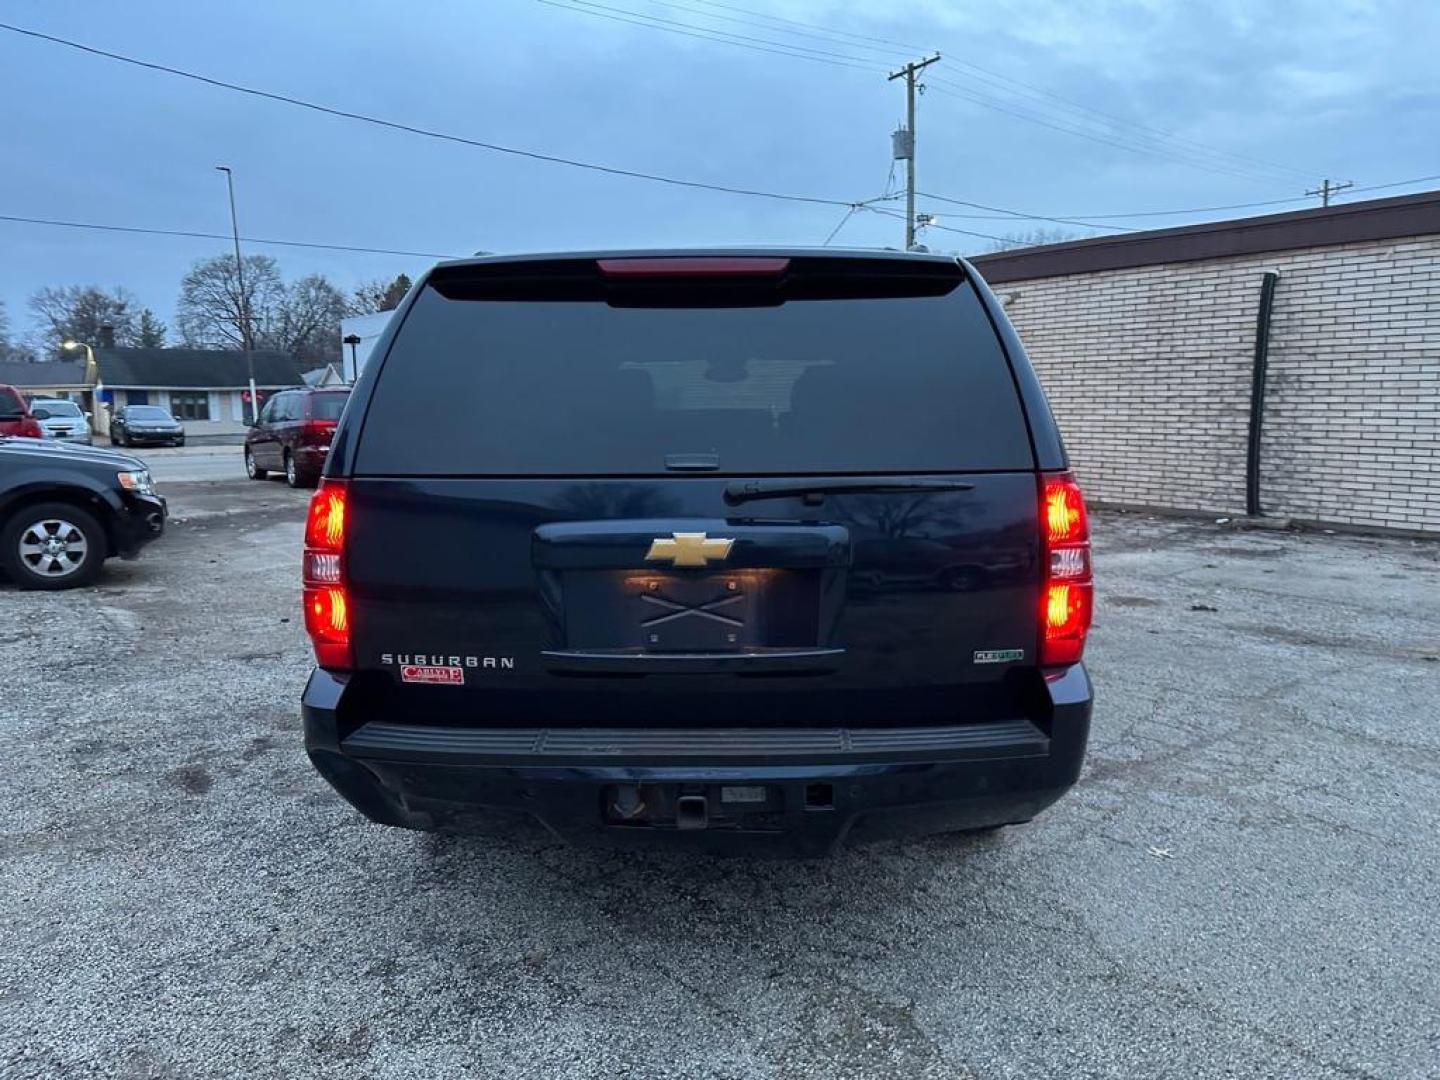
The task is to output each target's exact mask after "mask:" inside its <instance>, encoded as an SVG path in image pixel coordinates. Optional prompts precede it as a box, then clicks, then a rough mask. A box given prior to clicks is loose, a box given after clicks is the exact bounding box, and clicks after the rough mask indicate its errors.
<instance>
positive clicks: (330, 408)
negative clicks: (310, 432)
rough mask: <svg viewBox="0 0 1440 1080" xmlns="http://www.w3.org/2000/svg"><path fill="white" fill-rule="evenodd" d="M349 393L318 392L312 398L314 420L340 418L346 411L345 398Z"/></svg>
mask: <svg viewBox="0 0 1440 1080" xmlns="http://www.w3.org/2000/svg"><path fill="white" fill-rule="evenodd" d="M349 396H350V395H349V394H336V393H330V394H316V395H314V396H313V397H312V398H311V399H310V417H311V419H313V420H339V419H340V414H341V413H342V412H344V411H345V399H346V398H348V397H349Z"/></svg>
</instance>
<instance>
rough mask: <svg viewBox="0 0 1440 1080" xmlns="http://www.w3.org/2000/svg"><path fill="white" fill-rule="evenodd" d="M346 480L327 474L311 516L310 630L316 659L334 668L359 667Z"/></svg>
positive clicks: (304, 573) (306, 569) (305, 571)
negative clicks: (349, 584)
mask: <svg viewBox="0 0 1440 1080" xmlns="http://www.w3.org/2000/svg"><path fill="white" fill-rule="evenodd" d="M346 498H347V490H346V487H345V481H344V480H331V479H323V480H321V481H320V486H319V487H318V488H316V489H315V494H314V495H312V496H311V497H310V514H309V516H308V517H307V518H306V519H305V554H304V559H303V562H302V564H301V577H302V581H303V583H304V586H305V588H304V598H305V599H304V603H305V632H306V633H308V634H309V635H310V642H311V644H312V645H314V646H315V662H316V663H318V664H319V665H320V666H321V667H322V668H328V669H330V670H332V671H345V670H349V669H350V668H352V667H354V666H355V658H354V654H353V653H352V652H351V649H350V595H349V593H348V592H347V591H346V588H345V519H346V516H347V507H346Z"/></svg>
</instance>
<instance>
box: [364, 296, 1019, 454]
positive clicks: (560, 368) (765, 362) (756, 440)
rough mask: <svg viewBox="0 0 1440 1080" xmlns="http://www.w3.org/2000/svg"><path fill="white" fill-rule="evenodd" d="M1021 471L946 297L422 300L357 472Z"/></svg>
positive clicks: (990, 382)
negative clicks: (615, 302) (687, 301)
mask: <svg viewBox="0 0 1440 1080" xmlns="http://www.w3.org/2000/svg"><path fill="white" fill-rule="evenodd" d="M697 464H699V465H703V466H704V467H707V468H711V469H713V470H714V471H717V472H721V473H730V474H744V475H754V474H765V473H774V474H795V473H827V472H833V473H864V472H939V471H948V470H972V469H973V470H982V469H983V470H989V469H997V470H998V469H1025V468H1030V467H1032V456H1031V451H1030V444H1029V438H1028V434H1027V431H1026V427H1025V421H1024V417H1023V415H1022V413H1021V410H1020V405H1019V402H1018V401H1017V396H1016V391H1015V385H1014V382H1013V380H1012V377H1011V374H1010V370H1009V366H1008V364H1007V363H1006V361H1005V357H1004V354H1003V352H1002V351H1001V348H1000V345H999V343H998V341H997V338H996V334H995V331H994V329H993V328H992V326H991V324H990V322H989V319H988V318H987V316H986V314H985V311H984V309H983V307H982V306H981V303H980V300H979V298H978V297H977V296H976V294H975V292H974V290H973V288H972V287H971V286H970V285H969V284H968V283H961V284H959V285H958V286H957V287H955V288H953V289H951V290H950V291H949V292H947V293H946V294H945V295H942V296H922V297H894V296H890V297H876V298H860V299H857V298H847V299H792V300H788V301H786V302H785V303H783V304H778V305H775V306H737V307H723V306H722V307H693V306H692V307H674V306H650V307H647V306H624V307H616V306H611V305H609V304H607V303H605V302H604V301H603V300H586V299H580V300H555V301H535V300H507V299H469V298H465V299H460V298H456V299H448V298H446V297H445V296H443V295H441V294H440V293H439V292H437V291H436V290H435V289H434V288H427V289H425V290H424V291H423V292H422V294H421V295H420V297H419V298H418V299H417V301H416V304H415V306H414V307H413V308H412V309H411V311H410V312H409V314H408V315H407V317H406V319H405V322H404V324H403V326H402V327H401V328H400V330H399V332H398V334H397V336H396V339H395V342H394V344H393V346H392V348H391V350H390V352H389V354H388V356H387V357H386V358H385V360H384V366H383V368H382V369H381V371H380V374H379V378H378V380H377V383H376V386H375V390H374V396H373V398H372V400H371V403H370V406H369V410H368V414H367V416H366V419H365V424H364V430H363V431H362V433H361V437H360V444H359V447H358V450H357V457H356V471H357V472H358V473H361V474H369V475H400V476H405V475H485V474H491V475H536V474H540V475H544V474H556V475H596V474H609V475H616V474H620V475H646V474H651V475H653V474H658V473H664V472H666V470H667V467H670V468H674V467H685V466H686V465H688V466H689V467H692V468H693V467H695V466H696V465H697Z"/></svg>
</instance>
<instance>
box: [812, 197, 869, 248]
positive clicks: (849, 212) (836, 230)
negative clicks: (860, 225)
mask: <svg viewBox="0 0 1440 1080" xmlns="http://www.w3.org/2000/svg"><path fill="white" fill-rule="evenodd" d="M860 209H863V208H862V207H860V206H858V205H857V206H852V207H850V209H849V210H846V211H845V216H844V217H842V218H841V219H840V220H839V221H837V222H836V223H835V228H833V229H831V230H830V235H829V236H827V237H825V242H824V243H822V244H821V245H820V246H821V247H829V246H830V241H832V240H834V239H835V237H837V236H839V235H840V230H841V229H843V228H844V227H845V223H846V222H848V221H849V220H850V219H851V218H852V217H854V216H855V212H856V211H857V210H860Z"/></svg>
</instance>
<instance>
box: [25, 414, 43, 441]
mask: <svg viewBox="0 0 1440 1080" xmlns="http://www.w3.org/2000/svg"><path fill="white" fill-rule="evenodd" d="M19 435H20V436H21V437H22V438H26V439H43V438H44V437H45V429H44V428H42V427H41V426H40V421H39V420H36V419H35V418H34V417H33V416H27V417H25V418H24V419H23V420H21V421H20V431H19Z"/></svg>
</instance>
